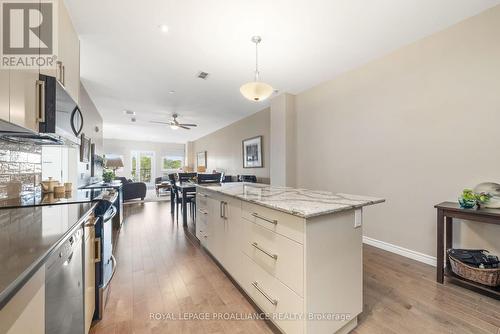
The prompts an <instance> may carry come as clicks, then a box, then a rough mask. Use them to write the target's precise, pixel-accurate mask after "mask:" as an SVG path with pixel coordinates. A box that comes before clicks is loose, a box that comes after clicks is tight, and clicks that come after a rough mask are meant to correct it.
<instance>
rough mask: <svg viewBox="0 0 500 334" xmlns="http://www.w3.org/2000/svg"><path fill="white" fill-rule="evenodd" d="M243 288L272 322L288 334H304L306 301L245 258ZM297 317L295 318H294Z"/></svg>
mask: <svg viewBox="0 0 500 334" xmlns="http://www.w3.org/2000/svg"><path fill="white" fill-rule="evenodd" d="M243 258H244V259H243V263H242V265H243V266H244V267H245V275H244V277H243V288H244V289H245V291H246V292H247V293H248V295H249V296H250V297H251V298H252V299H253V300H254V302H255V303H256V304H257V305H258V306H259V307H260V309H261V310H262V311H264V312H267V313H270V317H271V320H272V321H273V322H274V323H275V324H276V325H277V326H278V327H280V328H281V329H282V330H283V332H284V333H287V334H302V333H304V321H303V320H300V318H298V317H300V316H302V314H303V312H304V300H303V299H302V298H301V297H299V296H298V295H297V294H295V293H294V292H293V291H292V290H290V289H289V288H288V287H286V286H285V285H283V283H281V282H280V281H278V280H277V279H276V278H274V277H273V276H271V275H269V274H268V273H267V272H266V271H264V270H263V269H262V268H260V267H259V266H258V265H257V264H255V263H254V262H253V261H252V260H251V259H250V258H249V257H247V256H243ZM294 317H295V318H294Z"/></svg>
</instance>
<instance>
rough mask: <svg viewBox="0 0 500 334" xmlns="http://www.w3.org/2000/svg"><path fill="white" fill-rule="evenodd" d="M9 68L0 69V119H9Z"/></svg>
mask: <svg viewBox="0 0 500 334" xmlns="http://www.w3.org/2000/svg"><path fill="white" fill-rule="evenodd" d="M9 85H10V80H9V70H0V119H3V120H4V121H9V119H10V115H9V108H10V106H9V105H10V102H9V90H10V87H9Z"/></svg>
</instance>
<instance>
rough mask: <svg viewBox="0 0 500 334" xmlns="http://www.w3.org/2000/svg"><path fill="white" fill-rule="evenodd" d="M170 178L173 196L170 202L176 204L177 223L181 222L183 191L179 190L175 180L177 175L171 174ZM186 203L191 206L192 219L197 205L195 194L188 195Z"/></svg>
mask: <svg viewBox="0 0 500 334" xmlns="http://www.w3.org/2000/svg"><path fill="white" fill-rule="evenodd" d="M168 178H169V180H170V189H171V196H170V200H171V201H174V204H175V214H176V216H177V217H176V221H177V223H178V222H179V206H180V207H181V212H182V194H181V191H180V190H179V187H177V185H176V179H175V174H169V175H168ZM185 200H186V203H187V204H188V205H189V212H190V214H191V216H192V217H194V206H195V203H196V197H195V195H194V194H189V193H188V194H186V199H185Z"/></svg>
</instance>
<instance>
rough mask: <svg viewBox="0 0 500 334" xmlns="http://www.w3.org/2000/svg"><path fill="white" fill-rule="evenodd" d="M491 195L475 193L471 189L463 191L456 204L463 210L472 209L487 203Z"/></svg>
mask: <svg viewBox="0 0 500 334" xmlns="http://www.w3.org/2000/svg"><path fill="white" fill-rule="evenodd" d="M490 198H491V195H490V194H487V193H475V192H474V191H473V190H472V189H464V190H463V192H462V195H461V196H460V197H459V198H458V203H460V206H461V207H462V208H464V209H472V208H473V207H475V206H476V205H477V206H478V207H479V206H480V205H482V204H485V203H488V201H489V200H490Z"/></svg>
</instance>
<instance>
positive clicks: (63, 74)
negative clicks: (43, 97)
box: [61, 65, 66, 86]
mask: <svg viewBox="0 0 500 334" xmlns="http://www.w3.org/2000/svg"><path fill="white" fill-rule="evenodd" d="M61 79H62V80H61V81H62V84H63V86H66V66H64V65H62V72H61Z"/></svg>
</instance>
